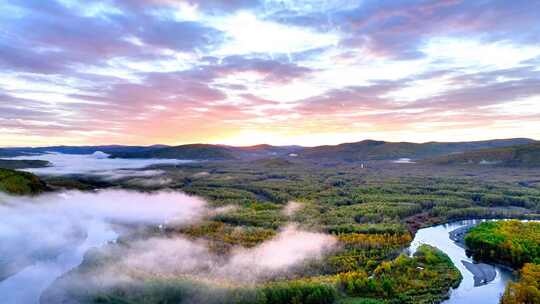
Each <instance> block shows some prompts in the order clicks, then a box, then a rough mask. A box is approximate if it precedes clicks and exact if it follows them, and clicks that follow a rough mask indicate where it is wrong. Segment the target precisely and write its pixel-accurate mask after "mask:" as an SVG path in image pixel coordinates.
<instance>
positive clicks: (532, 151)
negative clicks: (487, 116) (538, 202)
mask: <svg viewBox="0 0 540 304" xmlns="http://www.w3.org/2000/svg"><path fill="white" fill-rule="evenodd" d="M428 162H431V163H435V164H441V165H452V164H479V165H500V166H512V167H540V143H533V144H526V145H516V146H510V147H502V148H491V149H480V150H475V151H469V152H465V153H460V154H452V155H446V156H442V157H438V158H435V159H431V160H428Z"/></svg>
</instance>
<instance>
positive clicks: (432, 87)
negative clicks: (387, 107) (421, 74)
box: [381, 76, 458, 102]
mask: <svg viewBox="0 0 540 304" xmlns="http://www.w3.org/2000/svg"><path fill="white" fill-rule="evenodd" d="M449 78H450V77H448V76H443V77H437V78H431V79H420V80H415V81H413V82H412V83H411V84H410V85H409V86H407V87H405V88H403V89H400V90H397V91H391V92H389V93H387V94H384V95H382V96H381V97H383V98H388V99H393V100H394V101H396V102H410V101H415V100H419V99H423V98H429V97H433V96H437V95H440V94H442V93H444V92H445V91H448V90H451V89H457V88H458V86H456V85H453V84H452V83H451V81H450V79H449Z"/></svg>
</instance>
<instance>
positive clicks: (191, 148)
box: [112, 144, 302, 160]
mask: <svg viewBox="0 0 540 304" xmlns="http://www.w3.org/2000/svg"><path fill="white" fill-rule="evenodd" d="M301 149H302V148H301V147H297V146H290V147H289V146H285V147H278V146H271V145H256V146H249V147H232V146H223V145H209V144H191V145H181V146H176V147H165V148H161V149H154V150H150V151H143V152H126V153H113V154H112V157H117V158H172V159H197V160H232V159H258V158H266V157H279V156H285V155H288V154H289V153H292V152H295V151H298V150H301Z"/></svg>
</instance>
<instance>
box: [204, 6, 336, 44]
mask: <svg viewBox="0 0 540 304" xmlns="http://www.w3.org/2000/svg"><path fill="white" fill-rule="evenodd" d="M209 23H210V24H211V25H213V26H215V27H216V28H218V29H220V30H222V31H224V32H225V33H226V34H227V35H228V37H229V39H230V41H228V43H226V44H225V45H223V46H222V47H221V48H220V49H218V50H217V51H216V54H219V55H228V54H248V53H292V52H301V51H305V50H309V49H313V48H319V47H324V46H330V45H335V44H337V42H338V39H339V37H338V36H337V35H335V34H326V33H317V32H314V31H311V30H309V29H307V28H300V27H295V26H292V25H283V24H279V23H275V22H271V21H265V20H259V19H258V18H257V16H256V15H254V14H252V13H250V12H246V11H244V12H240V13H237V14H235V15H233V16H225V17H222V18H219V19H217V20H211V21H210V22H209Z"/></svg>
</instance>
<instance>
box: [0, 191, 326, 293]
mask: <svg viewBox="0 0 540 304" xmlns="http://www.w3.org/2000/svg"><path fill="white" fill-rule="evenodd" d="M229 209H231V208H228V207H226V208H216V209H212V208H209V207H208V205H207V204H206V202H205V201H204V200H202V199H199V198H197V197H193V196H188V195H185V194H183V193H179V192H172V191H161V192H157V193H153V194H149V193H142V192H134V191H125V190H102V191H95V192H80V191H67V192H62V193H52V194H44V195H40V196H37V197H12V196H7V195H3V194H0V218H2V221H1V222H0V244H2V246H1V247H0V303H38V302H39V297H40V295H41V294H42V292H43V291H44V290H45V289H47V287H49V286H50V285H51V284H52V283H53V282H54V281H55V280H56V279H57V278H58V277H60V276H61V275H62V274H64V273H66V272H68V271H69V270H70V269H73V268H75V267H77V266H78V265H79V264H80V263H81V262H82V259H83V255H84V253H85V252H86V251H87V250H88V249H90V248H93V247H101V246H103V245H105V244H106V243H107V242H111V241H114V240H115V239H116V238H117V237H118V233H121V231H123V230H119V227H124V228H123V229H127V228H126V225H128V226H129V225H151V226H155V227H157V226H159V225H162V224H174V225H183V224H192V223H196V222H197V221H200V220H201V219H203V218H204V217H206V216H212V215H214V214H216V213H220V212H228V210H229ZM335 244H336V240H335V239H334V238H333V237H332V236H329V235H325V234H319V233H313V232H307V231H302V230H299V229H298V228H297V227H295V226H294V225H290V226H287V227H284V228H283V229H282V230H281V231H280V232H279V233H278V235H277V236H276V237H274V238H273V239H271V240H268V241H265V242H263V243H262V244H260V245H259V246H257V247H254V248H241V247H238V248H235V249H233V250H232V252H231V253H230V254H228V255H227V256H220V255H217V254H215V253H213V252H212V251H211V250H210V249H209V246H208V244H207V242H206V241H204V240H201V239H199V240H192V239H188V238H186V237H183V236H180V235H179V236H175V237H166V236H165V235H163V236H154V237H152V238H148V239H139V240H137V241H131V242H130V243H129V246H120V245H115V244H112V243H111V244H109V245H107V247H106V248H107V250H106V251H105V252H108V253H109V254H113V255H115V256H116V257H118V258H116V259H114V263H111V264H110V265H105V266H103V267H104V268H102V269H100V272H99V273H95V276H94V277H93V278H91V279H90V280H92V279H96V280H98V281H99V282H100V284H104V282H107V283H110V284H112V283H115V282H120V281H124V280H125V279H126V278H129V279H131V278H130V276H129V275H130V273H132V271H137V273H139V274H140V273H145V274H146V275H152V276H159V277H170V276H182V275H189V276H196V277H198V278H201V279H210V280H220V281H223V280H226V281H228V282H231V283H251V282H257V281H262V280H265V279H267V278H268V277H270V276H274V275H281V274H285V273H287V272H288V271H289V270H291V269H293V268H294V267H295V266H299V265H301V264H302V262H304V261H305V260H308V259H309V260H311V259H318V258H320V257H322V256H323V255H324V254H325V253H326V252H327V251H329V250H332V249H333V248H334V246H335ZM85 279H88V278H85ZM85 284H86V283H85Z"/></svg>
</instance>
